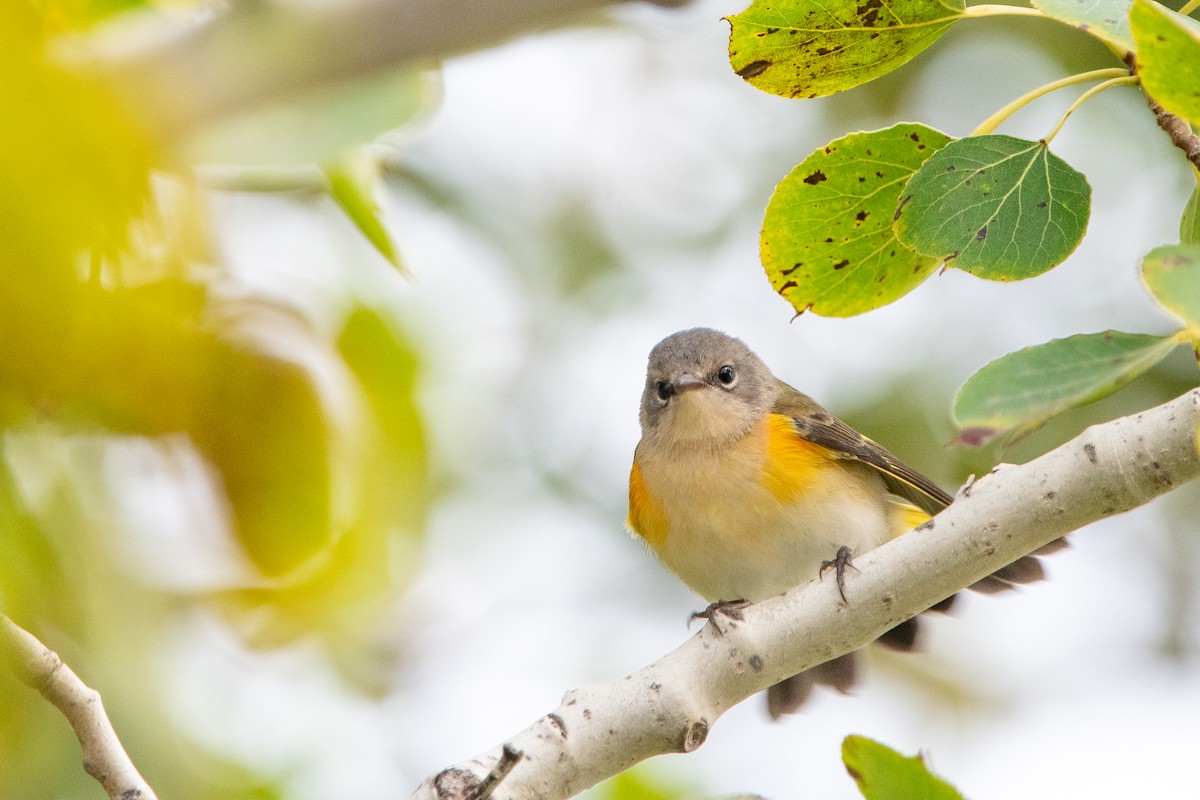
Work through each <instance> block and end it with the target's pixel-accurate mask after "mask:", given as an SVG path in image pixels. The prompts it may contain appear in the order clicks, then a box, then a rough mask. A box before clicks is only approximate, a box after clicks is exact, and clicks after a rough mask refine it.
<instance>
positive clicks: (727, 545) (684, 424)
mask: <svg viewBox="0 0 1200 800" xmlns="http://www.w3.org/2000/svg"><path fill="white" fill-rule="evenodd" d="M639 422H640V425H641V439H640V441H639V442H638V444H637V447H636V448H635V450H634V459H633V466H632V468H631V469H630V476H629V514H628V517H627V521H626V524H627V527H628V528H629V530H630V531H631V532H632V533H633V534H635V535H636V536H638V537H640V538H641V539H642V540H643V541H644V542H645V544H646V545H647V546H648V547H649V549H650V550H651V551H653V552H654V554H655V555H657V557H658V559H659V560H660V561H661V562H662V563H663V564H664V565H665V566H666V567H667V568H668V569H670V570H671V571H672V572H674V573H675V574H676V575H677V576H678V577H679V578H680V579H681V580H682V581H683V582H684V583H685V584H687V586H689V587H690V588H691V589H692V590H693V591H695V592H696V593H697V594H699V595H700V596H701V597H703V598H704V599H706V600H708V601H709V602H710V603H712V604H713V605H712V606H710V607H709V610H710V611H711V610H712V609H713V608H715V607H720V606H722V605H727V604H730V603H744V602H749V603H755V602H760V601H762V600H765V599H767V598H769V597H773V596H775V595H778V594H781V593H783V592H785V591H787V590H788V589H791V588H793V587H795V586H798V585H800V584H801V583H804V582H806V581H808V580H809V579H811V578H813V577H816V576H818V574H819V573H821V572H823V571H824V570H825V569H826V568H827V567H829V566H833V567H835V569H836V571H837V580H838V588H839V591H840V592H842V596H843V599H845V590H844V585H843V583H842V578H843V570H844V569H845V568H847V567H848V566H851V565H852V558H853V557H854V556H856V555H861V554H862V553H864V552H867V551H869V550H871V549H873V548H875V547H878V546H879V545H881V544H883V543H885V542H887V541H890V540H891V539H893V538H895V537H896V536H899V535H902V534H903V533H905V532H907V531H910V530H912V529H913V528H915V527H917V526H918V525H920V524H921V523H922V522H924V521H925V520H927V519H929V518H930V517H931V516H933V515H935V514H937V513H938V512H939V511H941V510H942V509H944V508H946V507H947V506H948V505H950V503H951V502H953V497H952V496H951V495H950V494H948V493H947V492H946V491H944V490H943V489H942V488H941V487H940V486H938V485H937V484H936V483H934V482H933V481H932V480H930V479H929V478H926V477H925V476H924V475H921V474H920V473H918V472H916V471H915V470H913V469H911V468H910V467H908V466H906V465H905V464H904V463H903V462H901V461H900V460H899V459H898V458H897V457H896V456H894V455H893V454H892V453H891V452H889V451H888V450H887V449H885V448H884V447H882V446H881V445H879V444H877V443H875V442H874V441H872V440H871V439H868V438H867V437H865V436H863V435H862V434H860V433H858V432H857V431H855V430H854V429H853V428H851V427H850V426H849V425H847V424H846V423H845V422H843V421H842V420H840V419H838V418H837V417H835V416H834V415H833V414H831V413H830V412H829V411H827V410H826V409H825V408H823V407H822V406H821V405H819V404H818V403H817V402H816V401H815V400H813V399H812V398H810V397H809V396H807V395H805V394H803V393H802V392H800V391H798V390H797V389H794V388H792V387H791V386H790V385H788V384H787V383H784V382H783V381H781V380H780V379H778V378H776V377H775V376H774V375H773V374H772V372H771V370H770V369H769V368H768V367H767V365H766V364H765V363H764V362H763V361H762V359H760V358H759V357H758V356H757V355H756V354H755V353H754V352H753V351H752V350H751V349H750V348H749V347H748V346H747V345H746V344H745V343H743V342H742V341H741V340H740V339H737V338H735V337H733V336H729V335H727V334H725V333H722V332H720V331H717V330H714V329H712V328H692V329H690V330H684V331H680V332H678V333H674V334H672V335H670V336H668V337H666V338H665V339H663V340H662V341H660V342H659V343H658V344H656V345H655V346H654V348H653V349H652V350H651V351H650V356H649V359H648V363H647V369H646V383H645V387H644V390H643V392H642V398H641V408H640V411H639ZM1054 549H1057V546H1048V547H1047V548H1044V549H1043V550H1042V551H1041V552H1040V553H1035V554H1031V555H1029V556H1026V557H1024V558H1023V559H1020V560H1018V561H1016V562H1014V563H1013V564H1010V565H1009V566H1007V567H1005V568H1003V569H1002V570H1000V571H999V572H997V573H994V574H993V575H991V576H989V577H987V578H984V579H983V580H982V581H980V582H979V584H977V585H976V586H974V587H973V588H976V589H978V590H980V591H985V592H994V591H999V590H1002V589H1008V588H1012V586H1013V585H1014V584H1017V583H1028V582H1030V581H1035V580H1040V579H1041V578H1042V577H1044V572H1043V570H1042V565H1041V563H1040V561H1039V560H1038V559H1037V557H1036V556H1037V555H1039V554H1044V553H1046V552H1051V551H1052V550H1054ZM953 599H954V598H953V597H950V598H947V600H945V601H942V603H939V604H938V605H937V606H935V607H934V608H933V609H932V610H936V611H945V610H946V609H948V608H949V605H950V603H951V602H953ZM701 615H702V616H703V613H702V614H701ZM916 633H917V620H916V618H913V619H910V620H908V621H906V622H904V623H901V624H900V625H898V626H896V627H895V628H893V629H891V630H890V631H888V632H887V633H885V634H884V635H883V636H882V637H880V642H881V643H882V644H885V645H888V646H890V647H893V648H895V649H900V650H911V649H913V647H914V646H915V641H916ZM855 656H856V654H855V653H848V654H846V655H844V656H841V657H839V658H837V659H834V660H832V661H829V662H826V663H825V664H821V665H818V666H817V667H814V668H812V669H810V670H808V671H806V672H803V673H801V674H799V675H796V676H793V677H791V678H788V679H785V680H783V681H781V682H780V683H777V684H775V685H774V686H772V687H770V688H769V689H768V690H767V708H768V712H769V713H770V715H771V717H772V718H773V719H778V718H779V717H780V716H782V715H784V714H787V713H791V712H793V711H795V710H797V709H798V708H799V707H800V706H801V705H802V704H803V702H804V701H805V699H806V698H807V697H808V696H809V694H810V693H811V691H812V688H813V686H814V685H817V684H822V685H828V686H830V687H831V688H834V689H836V690H838V691H841V692H843V693H844V692H847V691H848V690H849V689H850V688H851V687H852V686H853V685H854V683H855V679H856V674H857V669H856V661H855Z"/></svg>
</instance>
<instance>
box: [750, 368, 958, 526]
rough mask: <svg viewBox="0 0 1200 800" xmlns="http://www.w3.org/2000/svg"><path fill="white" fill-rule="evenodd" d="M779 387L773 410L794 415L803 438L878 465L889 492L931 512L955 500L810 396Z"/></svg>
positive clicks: (877, 467) (781, 383)
mask: <svg viewBox="0 0 1200 800" xmlns="http://www.w3.org/2000/svg"><path fill="white" fill-rule="evenodd" d="M779 389H780V393H779V399H778V400H776V401H775V407H774V408H773V409H771V411H772V413H775V414H782V415H784V416H787V417H790V418H791V420H792V426H793V427H794V428H795V430H796V435H798V436H799V437H800V438H802V439H804V440H806V441H809V442H812V443H813V444H819V445H821V446H822V447H825V448H828V449H829V450H832V451H833V452H834V453H837V454H838V455H839V456H841V457H843V458H850V459H854V460H855V461H861V462H862V463H864V464H867V465H869V466H871V467H874V468H875V469H876V470H877V471H878V472H879V474H880V476H881V477H882V478H883V482H884V484H885V485H886V486H887V489H888V491H889V492H891V493H893V494H895V495H899V496H900V497H903V498H904V499H905V500H908V501H909V502H911V503H915V504H916V505H917V506H918V507H920V508H921V509H922V510H923V511H925V512H927V513H928V514H930V515H933V514H937V513H938V512H939V511H941V510H942V509H943V508H945V507H946V506H948V505H950V503H951V502H953V500H954V498H953V497H951V496H950V495H948V494H946V492H944V491H943V490H942V488H941V487H940V486H938V485H937V484H935V483H934V482H933V481H931V480H929V479H928V478H926V477H925V476H924V475H922V474H921V473H919V472H916V471H915V470H913V469H911V468H909V467H907V466H905V464H904V463H903V462H901V461H900V459H898V458H896V457H895V456H894V455H892V454H891V453H890V452H888V451H887V450H886V449H885V448H883V447H881V446H879V445H878V444H876V443H875V442H873V441H871V440H870V439H868V438H867V437H865V436H863V435H862V434H861V433H859V432H858V431H856V430H854V429H853V428H851V427H850V426H849V425H847V424H846V423H844V422H842V421H841V420H840V419H838V418H837V417H835V416H834V415H833V414H830V413H829V412H828V411H826V410H825V409H824V408H822V407H821V405H820V404H819V403H817V402H816V401H815V400H813V399H812V398H811V397H809V396H808V395H806V394H803V393H802V392H798V391H796V390H795V389H793V388H792V387H791V386H788V385H787V384H786V383H784V382H783V381H780V382H779Z"/></svg>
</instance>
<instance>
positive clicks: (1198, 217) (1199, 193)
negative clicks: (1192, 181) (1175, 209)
mask: <svg viewBox="0 0 1200 800" xmlns="http://www.w3.org/2000/svg"><path fill="white" fill-rule="evenodd" d="M1196 177H1197V180H1196V187H1195V188H1194V189H1192V194H1191V196H1190V197H1188V201H1187V205H1185V206H1184V207H1183V214H1182V216H1180V218H1179V241H1180V242H1182V243H1183V244H1200V175H1197V176H1196Z"/></svg>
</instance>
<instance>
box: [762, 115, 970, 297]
mask: <svg viewBox="0 0 1200 800" xmlns="http://www.w3.org/2000/svg"><path fill="white" fill-rule="evenodd" d="M949 141H950V137H948V136H946V135H945V134H944V133H941V132H940V131H936V130H934V129H933V128H929V127H926V126H924V125H917V124H911V123H903V124H900V125H896V126H894V127H891V128H888V129H886V130H881V131H873V132H871V133H852V134H850V135H849V136H844V137H842V138H841V139H837V140H835V141H832V142H830V143H829V144H827V145H825V146H824V147H822V148H819V149H817V150H816V151H815V152H813V153H812V154H811V155H810V156H809V157H808V158H806V159H805V160H804V161H803V162H801V163H800V165H799V166H797V167H796V168H795V169H793V170H792V171H791V173H790V174H789V175H788V176H787V177H786V178H784V179H783V180H782V181H781V182H780V184H779V185H778V186H777V187H775V193H774V194H773V195H772V196H771V202H770V203H769V204H768V205H767V213H766V216H765V218H764V219H763V230H762V238H761V240H760V252H761V255H762V263H763V267H764V268H765V269H766V271H767V277H768V278H769V279H770V281H771V286H773V287H774V289H775V291H777V292H779V293H780V294H781V295H783V297H784V299H786V300H787V301H788V302H790V303H791V304H792V305H793V306H794V307H795V308H796V310H797V311H801V312H803V311H808V310H812V311H813V313H815V314H821V315H825V316H836V317H845V316H851V315H854V314H861V313H863V312H864V311H869V310H871V309H873V308H878V307H879V306H882V305H886V304H887V303H890V302H892V301H893V300H896V299H897V298H899V297H902V296H903V295H905V294H907V293H908V292H910V291H911V290H912V289H913V288H914V287H915V286H917V284H919V283H921V281H923V280H925V278H927V277H928V276H929V274H930V273H931V272H933V270H934V269H935V268H936V267H937V264H938V259H937V258H933V257H930V256H923V255H920V254H919V253H916V252H914V251H912V250H910V249H909V248H908V247H906V246H905V245H903V244H901V243H900V242H898V241H897V240H896V234H895V232H894V231H893V230H892V218H893V217H894V216H895V213H896V204H897V203H898V201H899V199H900V190H901V189H902V188H903V187H904V185H905V182H906V181H907V180H908V178H909V177H910V176H911V175H912V174H913V172H914V171H916V169H917V168H918V167H919V166H920V165H921V164H922V162H924V161H925V160H926V159H927V158H929V156H930V155H931V154H933V153H934V152H936V151H937V150H938V149H940V148H942V147H944V146H945V145H946V143H947V142H949Z"/></svg>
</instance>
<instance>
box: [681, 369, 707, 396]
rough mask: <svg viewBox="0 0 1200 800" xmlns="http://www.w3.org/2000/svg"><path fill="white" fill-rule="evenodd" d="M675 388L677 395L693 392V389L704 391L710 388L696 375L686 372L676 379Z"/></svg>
mask: <svg viewBox="0 0 1200 800" xmlns="http://www.w3.org/2000/svg"><path fill="white" fill-rule="evenodd" d="M674 386H675V394H682V393H683V392H687V391H691V390H692V389H702V388H704V387H705V386H708V384H707V383H705V382H704V381H702V380H701V379H699V378H697V377H696V376H695V375H692V374H691V373H688V372H685V373H683V374H682V375H680V376H679V377H678V378H676V379H675V381H674Z"/></svg>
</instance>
